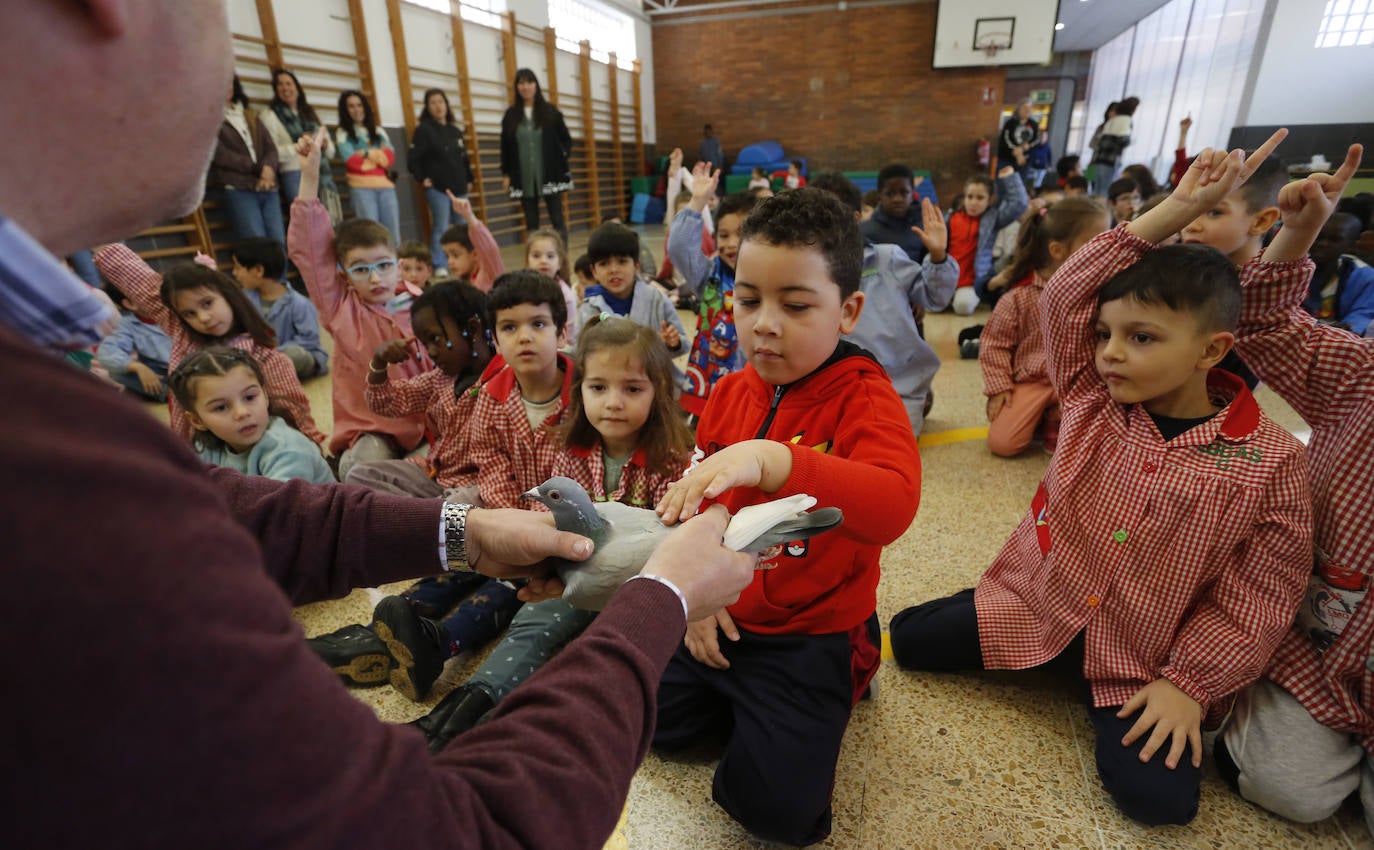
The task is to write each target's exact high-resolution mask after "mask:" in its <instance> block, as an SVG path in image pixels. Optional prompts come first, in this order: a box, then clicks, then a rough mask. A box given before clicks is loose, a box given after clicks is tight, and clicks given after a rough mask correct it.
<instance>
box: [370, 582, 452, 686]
mask: <svg viewBox="0 0 1374 850" xmlns="http://www.w3.org/2000/svg"><path fill="white" fill-rule="evenodd" d="M372 630H373V631H374V632H376V633H377V637H379V638H381V639H382V643H384V644H386V649H387V652H389V653H391V658H392V660H394V661H395V662H396V665H395V667H393V668H392V670H391V673H390V676H391V684H392V686H393V687H395V688H396V690H398V691H400V692H401V693H403V694H405V695H406V696H407V697H409V698H411V699H413V700H415V701H416V702H419V701H420V700H422V699H424V698H425V696H426V695H427V694H428V693H429V689H430V688H431V687H432V686H433V685H434V680H435V679H437V678H439V673H440V671H442V670H443V669H444V662H445V661H446V660H448V659H447V657H446V654H445V653H444V650H443V632H442V631H441V630H440V628H439V624H438V623H435V622H434V621H433V620H428V619H425V618H424V617H421V616H420V615H419V614H417V613H416V612H415V609H414V608H413V607H411V604H410V602H409V601H408V600H407V599H405V598H404V597H401V596H388V597H387V598H385V599H383V600H382V601H381V602H378V603H377V607H376V609H375V610H373V612H372Z"/></svg>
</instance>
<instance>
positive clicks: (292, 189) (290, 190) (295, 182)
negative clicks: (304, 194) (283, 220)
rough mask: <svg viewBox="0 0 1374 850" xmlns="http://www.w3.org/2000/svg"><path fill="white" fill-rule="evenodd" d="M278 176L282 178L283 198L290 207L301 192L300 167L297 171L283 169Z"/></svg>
mask: <svg viewBox="0 0 1374 850" xmlns="http://www.w3.org/2000/svg"><path fill="white" fill-rule="evenodd" d="M278 176H279V177H280V178H281V197H282V200H284V201H286V205H287V206H288V207H289V206H291V202H292V201H294V200H296V196H297V195H299V194H300V193H301V172H300V169H297V170H295V171H283V172H282V173H281V174H280V175H278Z"/></svg>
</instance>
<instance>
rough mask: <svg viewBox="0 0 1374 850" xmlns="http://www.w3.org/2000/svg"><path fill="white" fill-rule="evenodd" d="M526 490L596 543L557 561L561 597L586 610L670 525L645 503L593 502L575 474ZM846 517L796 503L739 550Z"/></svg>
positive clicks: (605, 596)
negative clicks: (583, 556) (585, 552)
mask: <svg viewBox="0 0 1374 850" xmlns="http://www.w3.org/2000/svg"><path fill="white" fill-rule="evenodd" d="M525 495H526V496H528V497H530V498H531V499H536V500H538V501H540V502H542V503H543V504H544V505H546V506H547V507H548V509H549V510H550V512H552V513H553V519H554V524H555V525H557V526H558V528H559V529H560V530H562V531H571V532H574V533H576V534H581V535H583V536H585V537H589V538H591V540H592V542H593V543H595V544H596V551H595V552H594V553H593V554H592V556H591V557H590V558H588V559H587V560H586V561H582V562H578V563H569V562H564V563H561V564H559V565H558V567H557V569H558V575H559V577H560V578H561V579H562V580H563V584H564V586H565V587H566V590H564V592H563V599H564V600H565V601H566V602H568V604H570V605H573V606H575V607H578V608H583V609H586V610H588V611H600V610H601V609H602V608H604V607H605V606H606V603H607V602H608V601H609V600H610V598H611V594H613V593H615V592H616V590H618V589H619V588H620V586H621V585H622V584H624V583H625V582H626V581H627V580H629V578H630V577H631V576H634V575H635V574H637V573H638V572H639V571H640V570H642V569H643V568H644V565H645V564H646V563H648V561H649V556H650V555H652V554H653V552H654V549H656V548H658V544H659V543H661V542H662V541H663V538H664V537H666V536H668V534H669V533H671V531H672V529H671V528H670V527H669V526H666V525H664V524H663V522H662V521H661V520H660V519H659V518H658V514H656V513H654V512H653V511H652V510H649V509H647V508H633V507H630V506H629V505H622V504H620V503H619V502H595V503H593V502H592V500H591V497H589V496H588V495H587V491H586V490H585V489H583V487H582V485H580V484H578V483H577V482H576V481H573V480H572V479H571V478H562V477H559V478H550V479H549V480H548V481H545V482H544V483H543V484H541V485H539V486H538V487H536V488H534V489H533V490H530V491H529V492H528V493H526V494H525ZM793 498H794V499H795V498H796V497H793ZM811 501H812V502H814V500H811ZM794 505H795V503H794ZM765 507H766V506H765V505H759V506H756V508H757V509H763V508H765ZM746 510H751V509H746ZM742 514H743V511H741V516H742ZM843 518H844V517H843V514H841V513H840V510H839V509H838V508H821V509H820V510H816V511H812V512H811V513H798V512H797V511H796V509H795V507H794V508H793V509H791V510H787V511H786V514H785V515H784V516H782V517H779V518H778V520H777V521H768V520H767V518H766V517H765V522H766V523H767V527H766V528H764V529H763V530H762V533H760V534H757V535H752V534H751V535H750V538H751V539H750V540H749V542H747V543H745V544H743V545H741V546H739V547H738V548H739V551H741V552H762V551H764V550H765V549H768V548H770V547H772V546H779V545H782V544H784V543H789V542H791V541H794V540H804V539H806V538H808V537H812V536H814V535H816V534H819V533H820V532H822V531H825V530H827V529H830V528H834V527H835V526H837V525H839V524H840V522H841V520H842V519H843ZM727 536H728V531H727Z"/></svg>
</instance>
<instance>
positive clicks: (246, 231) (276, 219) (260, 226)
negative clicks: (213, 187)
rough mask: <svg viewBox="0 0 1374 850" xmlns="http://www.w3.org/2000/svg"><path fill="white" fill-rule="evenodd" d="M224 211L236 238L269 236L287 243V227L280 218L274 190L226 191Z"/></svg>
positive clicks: (279, 200)
mask: <svg viewBox="0 0 1374 850" xmlns="http://www.w3.org/2000/svg"><path fill="white" fill-rule="evenodd" d="M224 208H225V211H226V212H227V213H228V214H229V223H230V224H232V225H233V227H234V237H235V238H236V239H251V238H252V237H254V236H269V237H271V238H273V239H275V240H277V241H278V242H281V243H282V244H286V225H285V224H283V223H282V218H281V197H280V196H279V195H278V194H277V193H276V190H273V191H270V192H258V191H256V190H253V189H225V190H224Z"/></svg>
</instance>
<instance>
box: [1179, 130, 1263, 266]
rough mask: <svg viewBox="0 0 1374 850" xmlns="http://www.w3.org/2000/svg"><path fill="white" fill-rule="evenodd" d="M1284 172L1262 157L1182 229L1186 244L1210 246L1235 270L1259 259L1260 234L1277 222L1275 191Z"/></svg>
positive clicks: (1261, 240) (1261, 236)
mask: <svg viewBox="0 0 1374 850" xmlns="http://www.w3.org/2000/svg"><path fill="white" fill-rule="evenodd" d="M1287 182H1288V170H1287V169H1285V168H1284V167H1283V163H1282V162H1281V161H1280V160H1279V158H1278V157H1276V156H1270V157H1266V158H1265V160H1264V161H1263V162H1262V163H1260V164H1259V166H1258V167H1257V168H1256V169H1255V173H1254V174H1252V175H1251V176H1250V179H1249V180H1247V181H1245V183H1244V185H1242V186H1240V187H1239V188H1237V189H1236V190H1235V191H1233V192H1231V193H1230V194H1228V195H1227V196H1226V197H1224V198H1222V199H1221V200H1219V201H1218V202H1217V204H1216V206H1215V207H1213V208H1212V209H1210V210H1203V213H1202V215H1199V216H1198V217H1197V218H1195V219H1193V220H1192V221H1191V222H1189V223H1188V224H1187V226H1185V227H1183V228H1182V229H1181V230H1182V236H1183V241H1184V243H1186V244H1192V243H1200V244H1203V245H1211V246H1212V247H1213V248H1216V249H1217V250H1218V251H1220V252H1221V253H1223V254H1225V255H1226V256H1227V257H1229V258H1230V259H1231V262H1232V263H1234V264H1235V265H1236V266H1237V267H1240V266H1244V265H1245V264H1246V263H1248V262H1250V261H1251V260H1253V259H1254V258H1255V257H1258V256H1259V253H1260V250H1261V249H1262V248H1263V247H1264V244H1263V240H1264V234H1266V233H1268V232H1269V231H1270V229H1272V228H1273V226H1274V224H1275V222H1277V221H1278V220H1279V208H1278V206H1277V204H1278V199H1279V190H1280V189H1282V188H1283V186H1284V184H1285V183H1287Z"/></svg>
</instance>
